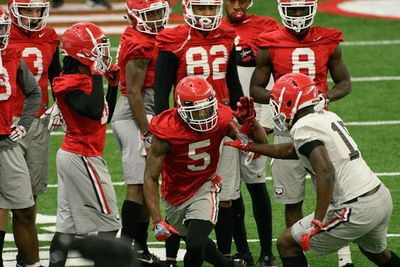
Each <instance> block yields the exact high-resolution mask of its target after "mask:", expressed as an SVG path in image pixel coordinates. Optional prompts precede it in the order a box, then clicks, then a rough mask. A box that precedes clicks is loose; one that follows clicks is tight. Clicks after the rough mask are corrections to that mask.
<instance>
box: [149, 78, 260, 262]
mask: <svg viewBox="0 0 400 267" xmlns="http://www.w3.org/2000/svg"><path fill="white" fill-rule="evenodd" d="M175 103H176V106H177V107H176V108H171V109H168V110H166V111H164V112H162V113H161V114H159V115H158V116H156V117H154V118H153V119H152V121H151V123H150V131H151V132H152V133H153V141H152V145H151V149H150V153H149V155H148V158H147V162H148V163H150V162H151V164H147V165H146V170H145V180H144V192H145V198H146V203H147V205H148V207H149V210H150V215H151V217H152V219H153V230H154V233H155V237H156V238H157V239H158V240H165V239H167V238H168V237H169V236H170V235H171V234H173V233H177V232H179V234H180V235H181V236H183V237H184V240H185V242H186V250H187V252H186V254H185V258H184V266H190V267H195V266H202V263H203V261H204V260H206V261H208V262H210V263H211V264H213V265H214V266H221V267H222V266H245V262H244V261H243V260H241V259H236V260H234V261H233V260H228V259H227V258H225V257H224V256H223V255H222V254H221V253H220V252H219V251H218V250H217V249H216V247H215V244H214V243H213V241H212V240H211V239H209V238H208V236H209V234H210V233H211V231H212V229H213V227H214V224H215V223H216V220H217V214H218V202H219V191H220V188H219V186H220V182H221V177H220V176H218V175H217V174H216V171H217V166H218V161H219V157H220V144H221V142H222V141H223V140H224V138H225V136H230V137H231V138H232V139H235V138H236V140H235V142H236V143H238V142H239V143H242V144H243V143H247V141H246V140H247V139H246V140H245V139H240V138H241V137H242V136H243V135H242V133H251V135H252V136H253V137H254V138H256V139H258V140H260V141H262V142H265V140H266V134H265V132H264V131H263V129H262V128H261V127H260V126H259V124H258V123H257V122H256V121H255V120H254V117H255V116H254V107H253V105H252V100H250V99H249V98H242V99H241V101H240V104H238V111H237V112H236V114H240V116H239V115H238V117H239V120H241V121H242V123H243V125H244V126H243V127H242V128H241V129H240V131H241V132H238V130H237V128H236V124H235V123H234V122H233V121H232V111H231V110H230V108H229V107H227V106H226V105H223V104H220V103H218V101H217V99H216V93H215V92H214V90H213V88H212V87H211V85H210V84H209V83H208V82H207V81H206V80H205V79H204V78H202V77H200V76H194V77H186V78H184V79H182V80H181V81H180V82H179V83H178V84H177V86H176V88H175ZM160 173H161V174H162V184H161V193H162V197H163V200H164V205H165V209H166V216H167V218H168V222H166V221H165V220H164V219H163V218H162V216H161V211H160V203H159V198H160V197H159V193H158V179H159V178H158V177H159V175H160ZM222 186H223V185H222Z"/></svg>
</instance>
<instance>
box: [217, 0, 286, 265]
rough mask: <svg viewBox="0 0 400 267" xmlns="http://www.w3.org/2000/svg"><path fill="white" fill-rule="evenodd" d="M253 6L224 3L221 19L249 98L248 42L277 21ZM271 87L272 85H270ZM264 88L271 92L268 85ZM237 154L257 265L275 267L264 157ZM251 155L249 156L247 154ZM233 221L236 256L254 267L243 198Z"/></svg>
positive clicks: (234, 0)
mask: <svg viewBox="0 0 400 267" xmlns="http://www.w3.org/2000/svg"><path fill="white" fill-rule="evenodd" d="M252 5H253V0H224V7H225V13H226V16H225V17H224V18H223V20H222V24H224V23H226V24H227V25H230V26H231V27H233V28H234V29H235V31H236V34H237V37H236V60H237V61H236V62H237V65H238V73H239V79H240V83H241V84H242V87H243V92H244V95H249V86H250V77H251V74H252V73H253V71H254V68H255V64H256V63H255V55H254V54H255V53H254V52H253V48H252V46H251V43H252V42H253V41H254V39H255V38H256V37H257V36H258V35H259V34H260V33H263V32H269V31H273V30H276V29H277V28H278V22H277V21H276V20H275V19H273V18H270V17H262V16H257V15H248V14H247V11H248V9H249V8H250V7H251V6H252ZM270 83H271V84H272V82H270ZM267 88H268V89H269V90H270V89H271V88H272V86H271V85H268V86H267ZM264 106H265V107H262V106H261V104H255V109H256V114H257V119H258V121H259V122H260V124H261V125H262V126H263V127H264V128H266V130H267V131H268V130H269V129H272V128H273V125H272V121H268V120H266V119H270V118H271V116H270V114H265V113H264V111H265V110H267V111H269V108H268V105H264ZM239 155H240V178H241V180H242V181H244V182H245V183H246V187H247V189H248V190H249V193H250V196H251V199H252V204H253V215H254V218H255V221H256V224H257V230H258V237H259V239H260V245H261V252H260V257H259V262H260V266H263V267H264V266H275V263H274V257H273V255H272V212H271V202H270V199H269V195H268V191H267V188H266V185H265V177H266V172H265V168H266V161H267V158H266V157H265V156H260V155H256V157H253V159H252V160H251V159H250V161H249V159H248V158H246V155H247V153H243V152H241V153H239ZM250 155H252V154H250ZM233 207H234V213H235V216H234V218H235V221H234V233H233V237H234V240H235V244H236V248H237V251H238V252H237V254H236V255H235V256H236V257H240V258H242V259H244V260H246V262H247V266H253V265H254V260H253V257H252V255H251V252H250V250H249V246H248V244H247V237H246V229H245V224H244V217H245V210H244V204H243V199H242V198H241V197H240V198H238V199H236V200H234V201H233Z"/></svg>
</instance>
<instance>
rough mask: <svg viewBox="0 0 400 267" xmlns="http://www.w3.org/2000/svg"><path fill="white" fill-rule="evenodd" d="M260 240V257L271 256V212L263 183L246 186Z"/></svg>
mask: <svg viewBox="0 0 400 267" xmlns="http://www.w3.org/2000/svg"><path fill="white" fill-rule="evenodd" d="M246 186H247V189H248V190H249V193H250V196H251V201H252V204H253V215H254V219H255V221H256V224H257V232H258V237H259V239H260V246H261V256H262V257H263V256H267V255H268V256H269V255H272V210H271V202H270V199H269V195H268V191H267V187H266V185H265V183H257V184H246Z"/></svg>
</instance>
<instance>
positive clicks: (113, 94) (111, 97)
mask: <svg viewBox="0 0 400 267" xmlns="http://www.w3.org/2000/svg"><path fill="white" fill-rule="evenodd" d="M117 95H118V86H109V87H108V90H107V95H106V100H107V104H108V119H107V123H109V122H110V121H111V119H112V116H113V114H114V110H115V105H116V103H117Z"/></svg>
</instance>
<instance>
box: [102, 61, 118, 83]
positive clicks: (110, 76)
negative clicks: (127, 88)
mask: <svg viewBox="0 0 400 267" xmlns="http://www.w3.org/2000/svg"><path fill="white" fill-rule="evenodd" d="M119 73H120V68H119V67H118V65H117V64H111V65H110V67H109V68H108V69H107V71H106V72H105V77H106V79H107V81H108V85H109V86H112V87H114V86H118V83H119Z"/></svg>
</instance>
